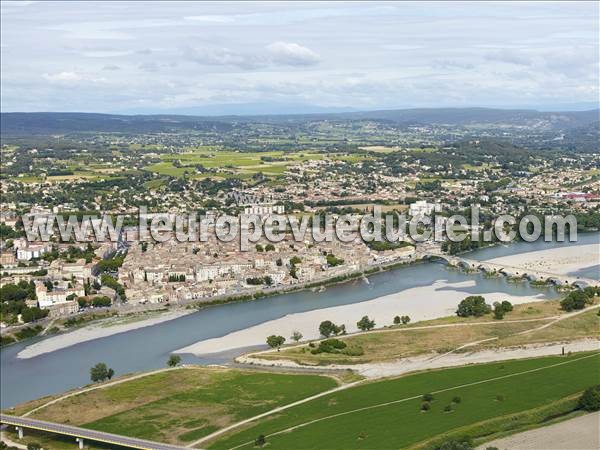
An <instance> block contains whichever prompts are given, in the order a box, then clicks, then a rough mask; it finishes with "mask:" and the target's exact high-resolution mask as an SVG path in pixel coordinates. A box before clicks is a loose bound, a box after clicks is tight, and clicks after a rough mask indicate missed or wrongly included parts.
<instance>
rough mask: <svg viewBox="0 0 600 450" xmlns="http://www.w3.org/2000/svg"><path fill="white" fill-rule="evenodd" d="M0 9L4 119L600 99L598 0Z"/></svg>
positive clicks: (547, 104) (23, 5) (6, 5)
mask: <svg viewBox="0 0 600 450" xmlns="http://www.w3.org/2000/svg"><path fill="white" fill-rule="evenodd" d="M1 8H2V11H1V13H2V16H1V17H2V31H1V33H2V34H1V38H2V39H1V45H2V50H1V52H2V55H1V56H2V64H1V70H2V92H1V94H2V97H1V100H2V111H95V112H116V113H119V112H122V113H132V112H143V113H152V112H186V111H187V112H206V111H210V108H208V107H210V106H211V105H231V104H233V105H240V106H239V108H240V110H242V109H243V108H244V106H242V104H246V106H245V107H246V108H248V109H249V110H252V108H255V109H256V110H257V112H264V111H262V110H261V111H258V109H261V108H262V109H264V108H265V107H266V108H267V109H268V108H270V107H272V108H273V110H277V109H278V108H279V109H286V108H287V109H293V110H298V111H299V112H301V111H302V110H303V109H311V108H312V109H314V108H315V107H317V106H318V107H323V108H354V109H377V108H386V109H387V108H402V107H440V106H499V107H522V106H533V107H540V108H553V107H555V106H557V105H558V106H566V107H569V106H574V105H582V104H586V105H590V104H592V103H593V102H596V103H597V102H598V95H599V92H598V90H599V89H598V84H599V70H600V65H599V56H598V55H599V47H598V42H599V39H598V38H599V19H598V14H599V6H598V2H581V3H577V2H564V3H560V2H548V3H545V2H532V3H523V2H518V3H517V2H507V3H492V2H485V3H484V2H482V3H476V2H465V3H451V2H441V3H433V2H432V3H423V2H420V3H417V2H415V3H411V2H402V3H400V2H399V3H394V2H385V3H374V2H368V3H367V2H364V3H362V2H349V3H342V2H331V3H325V2H305V3H301V2H299V3H288V2H286V3H285V4H284V3H276V2H228V3H224V2H220V3H209V2H192V1H186V2H172V1H170V2H145V1H132V2H124V1H120V2H116V1H112V2H108V1H107V2H91V1H85V2H77V1H65V2H49V1H44V2H7V1H2V3H1ZM248 105H250V106H248ZM265 105H266V106H265ZM303 105H304V106H303ZM306 105H311V106H306ZM219 108H220V107H214V106H213V109H214V110H215V111H217V110H219ZM234 108H235V106H234ZM244 112H247V111H244ZM250 112H252V111H250Z"/></svg>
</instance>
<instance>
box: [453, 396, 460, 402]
mask: <svg viewBox="0 0 600 450" xmlns="http://www.w3.org/2000/svg"><path fill="white" fill-rule="evenodd" d="M460 402H461V398H460V397H459V396H458V395H455V396H454V397H452V403H460Z"/></svg>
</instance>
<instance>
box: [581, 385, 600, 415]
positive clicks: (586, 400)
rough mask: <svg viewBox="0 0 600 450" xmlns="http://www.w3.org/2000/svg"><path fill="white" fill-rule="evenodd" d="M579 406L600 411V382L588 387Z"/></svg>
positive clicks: (587, 409) (586, 409)
mask: <svg viewBox="0 0 600 450" xmlns="http://www.w3.org/2000/svg"><path fill="white" fill-rule="evenodd" d="M577 406H578V407H579V408H580V409H583V410H585V411H600V384H597V385H596V386H592V387H590V388H588V389H586V390H585V391H584V392H583V394H582V395H581V397H580V398H579V402H578V403H577Z"/></svg>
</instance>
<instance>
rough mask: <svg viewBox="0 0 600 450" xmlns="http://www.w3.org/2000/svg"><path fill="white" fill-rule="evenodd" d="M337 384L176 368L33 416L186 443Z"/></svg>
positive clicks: (327, 379)
mask: <svg viewBox="0 0 600 450" xmlns="http://www.w3.org/2000/svg"><path fill="white" fill-rule="evenodd" d="M336 385H337V382H336V381H335V380H334V379H333V378H330V377H323V376H317V375H286V374H276V373H266V372H257V371H253V372H250V371H241V370H227V369H209V368H190V369H179V370H174V371H166V372H162V373H158V374H153V375H149V376H147V377H143V378H139V379H136V380H132V381H128V382H125V383H122V384H118V385H115V386H111V387H107V388H105V389H98V390H95V391H91V392H87V393H83V394H81V395H77V396H74V397H70V398H66V399H64V400H62V401H60V402H58V403H55V404H53V405H49V406H48V407H46V408H43V409H41V410H39V411H38V412H35V413H33V414H32V415H31V417H33V418H38V419H43V420H49V421H53V422H59V423H68V424H72V425H80V426H84V427H86V428H92V429H95V430H102V431H108V432H112V433H117V434H123V435H126V436H134V437H139V438H144V439H150V440H156V441H160V442H171V443H179V444H184V443H188V442H191V441H194V440H196V439H198V438H200V437H202V436H204V435H206V434H209V433H210V432H212V431H214V430H216V429H218V428H221V427H223V426H226V425H228V424H230V423H233V422H237V421H239V420H242V419H244V418H246V417H250V416H254V415H256V414H260V413H261V412H264V411H267V410H270V409H272V408H274V407H277V406H279V405H282V404H286V403H290V402H293V401H295V400H299V399H301V398H305V397H307V396H311V395H313V394H316V393H318V392H321V391H324V390H327V389H331V388H333V387H335V386H336ZM23 410H24V408H20V410H19V411H20V412H22V411H23ZM51 448H54V447H51Z"/></svg>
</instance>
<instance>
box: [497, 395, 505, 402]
mask: <svg viewBox="0 0 600 450" xmlns="http://www.w3.org/2000/svg"><path fill="white" fill-rule="evenodd" d="M496 401H498V402H503V401H504V395H502V394H498V395H496Z"/></svg>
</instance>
